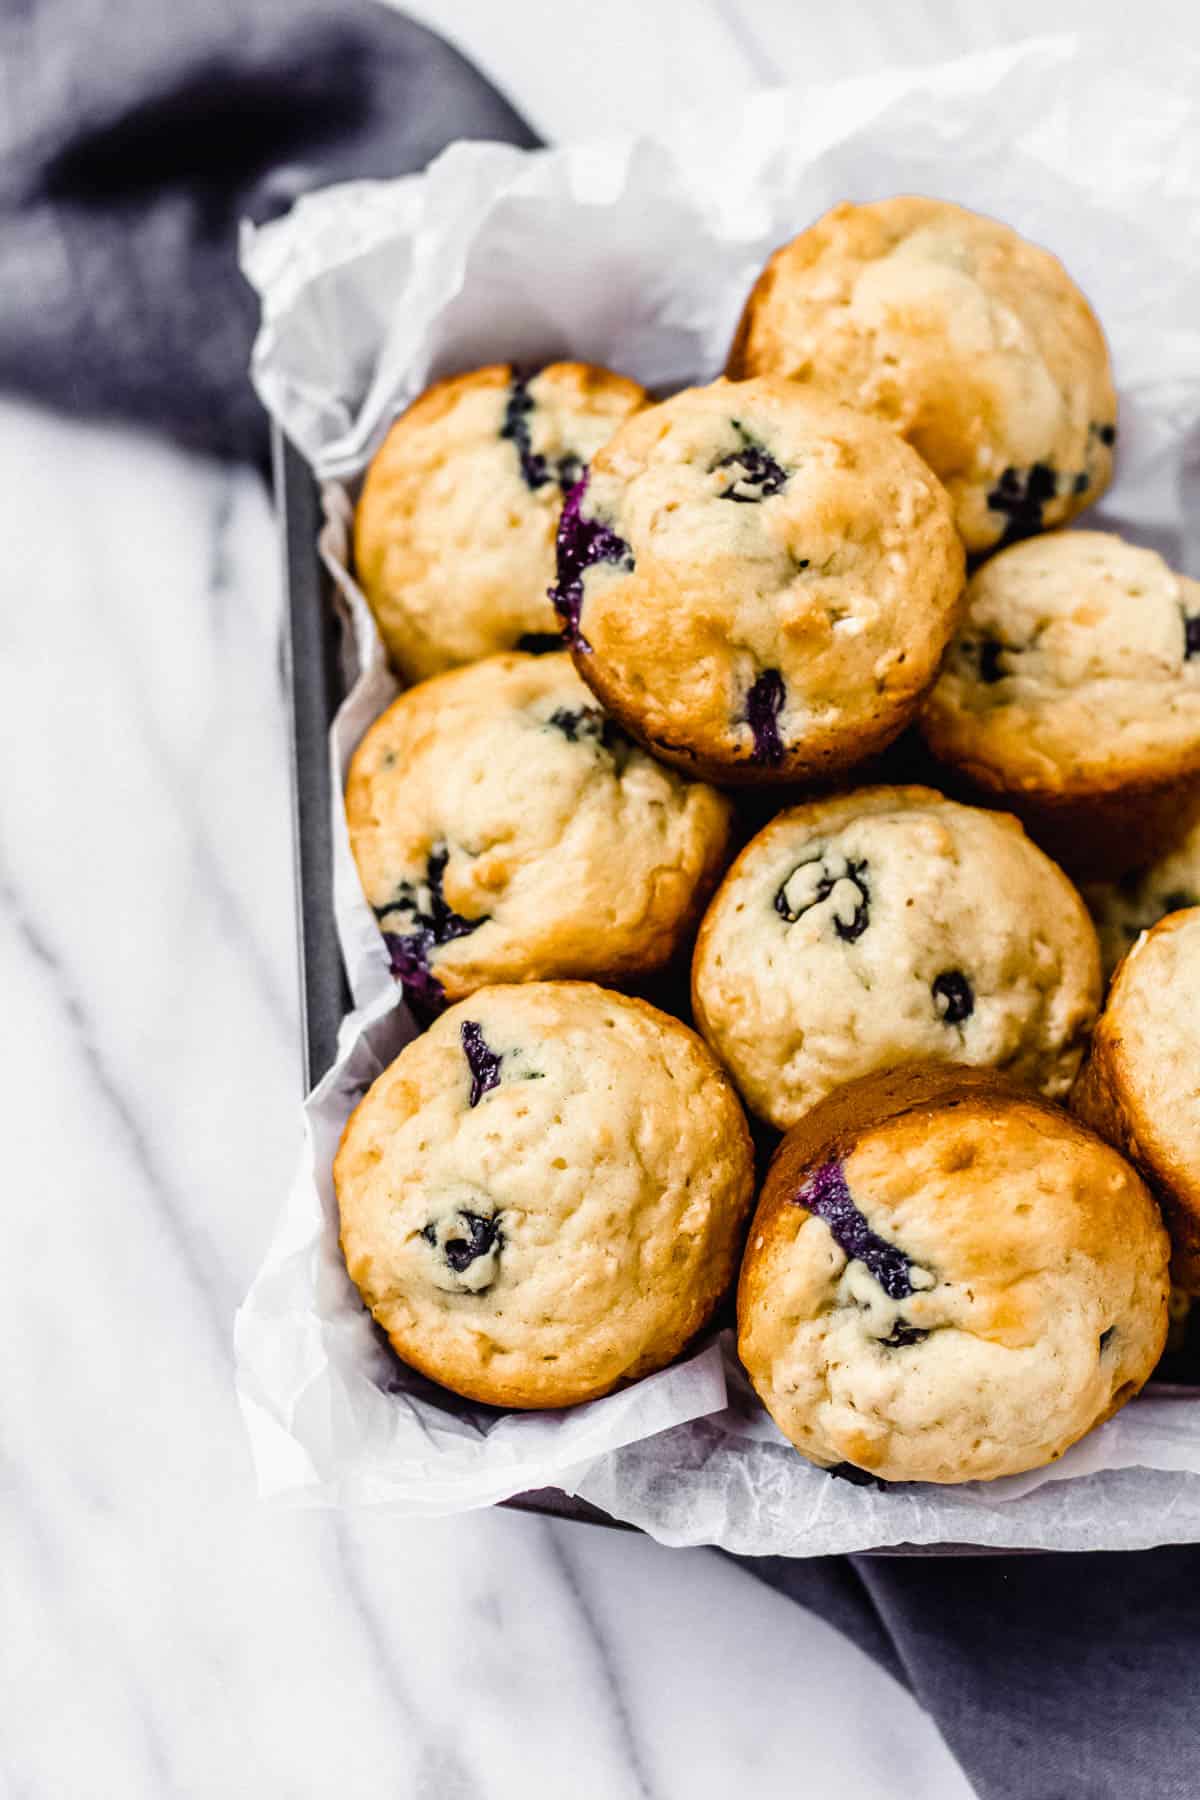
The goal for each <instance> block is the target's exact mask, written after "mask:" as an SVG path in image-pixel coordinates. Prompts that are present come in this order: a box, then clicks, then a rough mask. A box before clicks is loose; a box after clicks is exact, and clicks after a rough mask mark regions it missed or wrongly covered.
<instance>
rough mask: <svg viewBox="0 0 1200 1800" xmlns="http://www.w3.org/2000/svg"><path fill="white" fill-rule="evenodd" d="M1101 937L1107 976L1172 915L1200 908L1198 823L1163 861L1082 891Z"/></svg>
mask: <svg viewBox="0 0 1200 1800" xmlns="http://www.w3.org/2000/svg"><path fill="white" fill-rule="evenodd" d="M1082 893H1083V898H1084V901H1085V903H1086V905H1087V909H1088V911H1089V912H1090V913H1091V915H1092V918H1093V919H1094V921H1095V924H1096V930H1097V931H1098V932H1099V934H1100V957H1101V961H1102V962H1103V964H1104V973H1105V976H1106V977H1111V976H1112V974H1113V972H1114V971H1115V969H1116V967H1117V964H1118V963H1119V962H1120V960H1121V958H1122V957H1123V956H1124V955H1125V954H1126V952H1127V951H1128V950H1129V949H1130V948H1131V946H1132V945H1133V944H1134V943H1135V942H1136V940H1137V939H1138V938H1139V937H1140V936H1141V934H1142V932H1143V931H1149V929H1150V927H1151V926H1152V925H1157V924H1158V921H1159V920H1160V919H1163V918H1165V917H1166V916H1167V914H1168V913H1175V912H1186V911H1187V909H1188V908H1189V907H1192V906H1200V818H1197V819H1196V820H1195V821H1194V822H1193V823H1192V824H1190V825H1189V826H1188V827H1187V829H1186V830H1185V831H1183V832H1181V833H1179V834H1178V835H1177V836H1175V837H1173V838H1172V840H1171V843H1170V844H1169V846H1168V847H1167V849H1166V850H1165V851H1164V852H1163V854H1162V855H1161V856H1158V857H1155V859H1154V861H1153V862H1150V863H1147V864H1144V865H1143V867H1141V868H1140V869H1130V870H1128V871H1127V872H1126V873H1125V874H1124V875H1122V876H1121V878H1120V879H1119V880H1118V881H1094V882H1090V883H1089V884H1088V886H1087V887H1085V888H1083V889H1082Z"/></svg>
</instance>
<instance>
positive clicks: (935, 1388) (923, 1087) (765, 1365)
mask: <svg viewBox="0 0 1200 1800" xmlns="http://www.w3.org/2000/svg"><path fill="white" fill-rule="evenodd" d="M1167 1292H1168V1281H1167V1238H1166V1233H1165V1232H1164V1230H1163V1228H1162V1221H1161V1219H1160V1218H1159V1215H1158V1209H1157V1207H1156V1206H1155V1204H1154V1201H1153V1200H1152V1198H1151V1196H1150V1194H1149V1193H1148V1192H1147V1190H1146V1187H1145V1185H1144V1183H1143V1182H1142V1181H1141V1179H1140V1178H1139V1176H1138V1175H1137V1174H1136V1173H1135V1171H1134V1170H1133V1169H1131V1168H1130V1167H1129V1165H1128V1163H1126V1162H1125V1161H1123V1159H1122V1158H1121V1157H1120V1156H1118V1155H1117V1153H1116V1152H1115V1151H1114V1150H1112V1149H1110V1147H1109V1146H1108V1145H1107V1144H1105V1143H1102V1142H1101V1140H1100V1139H1099V1138H1096V1137H1094V1136H1093V1135H1092V1134H1091V1133H1090V1132H1088V1131H1086V1130H1084V1129H1082V1128H1081V1127H1080V1126H1079V1125H1078V1124H1077V1123H1076V1122H1075V1121H1074V1120H1073V1119H1072V1118H1071V1117H1070V1115H1069V1114H1067V1113H1065V1112H1063V1111H1061V1110H1060V1109H1059V1108H1058V1107H1056V1106H1052V1105H1050V1104H1048V1103H1047V1102H1046V1101H1044V1100H1041V1099H1039V1098H1037V1097H1036V1096H1035V1095H1032V1094H1030V1093H1027V1092H1023V1091H1022V1090H1020V1089H1018V1088H1015V1087H1013V1086H1012V1085H1011V1084H1009V1083H1008V1082H1006V1081H1004V1080H1003V1079H1002V1078H1000V1077H998V1076H997V1075H996V1074H995V1073H994V1072H993V1071H991V1070H979V1069H967V1068H952V1067H947V1068H921V1069H905V1070H901V1071H893V1072H892V1073H891V1074H884V1075H873V1076H869V1077H867V1079H866V1080H864V1081H860V1082H856V1083H855V1084H854V1085H853V1086H851V1087H849V1088H844V1089H842V1090H841V1092H840V1093H838V1094H836V1095H834V1096H833V1097H832V1098H831V1099H829V1100H827V1101H825V1102H824V1104H823V1105H821V1106H819V1107H817V1108H816V1110H815V1111H814V1112H811V1113H810V1114H809V1115H808V1117H807V1118H806V1119H805V1120H804V1121H803V1122H802V1123H801V1124H799V1125H797V1126H796V1127H795V1128H794V1130H792V1131H790V1132H789V1133H788V1135H787V1136H786V1137H785V1138H784V1140H783V1143H782V1144H781V1145H780V1147H779V1150H778V1152H777V1153H776V1156H775V1159H774V1161H773V1162H772V1164H771V1169H770V1172H769V1174H768V1176H767V1181H766V1185H765V1187H764V1189H763V1193H762V1198H761V1200H760V1201H759V1205H758V1211H757V1213H756V1214H755V1217H754V1222H753V1224H752V1225H751V1228H750V1240H749V1246H748V1248H747V1251H746V1258H745V1262H744V1263H743V1265H742V1276H741V1282H740V1285H739V1289H738V1349H739V1352H740V1354H741V1358H742V1361H743V1362H744V1364H745V1366H746V1369H747V1372H748V1373H749V1376H750V1379H751V1381H752V1382H753V1383H754V1386H755V1388H756V1390H757V1391H758V1394H759V1396H760V1398H761V1399H762V1401H763V1404H764V1405H765V1406H766V1408H767V1410H768V1412H769V1413H770V1414H771V1417H772V1418H773V1419H774V1420H775V1423H776V1424H777V1425H778V1426H779V1428H780V1430H781V1431H782V1432H783V1433H784V1435H785V1436H786V1437H788V1438H790V1440H791V1441H792V1443H793V1444H795V1446H796V1448H797V1449H798V1450H800V1451H801V1452H802V1453H803V1454H804V1455H805V1456H806V1457H808V1458H809V1459H810V1460H811V1461H812V1462H815V1463H818V1464H820V1465H821V1466H822V1467H825V1468H833V1469H837V1470H838V1471H839V1472H840V1473H850V1472H851V1471H858V1470H861V1471H865V1472H866V1473H868V1474H870V1475H875V1476H878V1477H880V1478H881V1479H883V1480H885V1481H937V1482H956V1481H980V1480H990V1479H992V1478H993V1477H995V1476H998V1475H1018V1474H1020V1473H1021V1472H1022V1471H1023V1470H1026V1469H1035V1468H1038V1467H1040V1466H1041V1465H1042V1464H1044V1463H1048V1462H1053V1461H1054V1459H1055V1458H1056V1457H1059V1456H1061V1455H1062V1453H1063V1451H1064V1450H1066V1449H1067V1448H1068V1447H1069V1446H1070V1445H1071V1444H1073V1443H1074V1442H1075V1441H1076V1439H1077V1438H1081V1437H1082V1436H1083V1435H1084V1433H1085V1432H1087V1431H1090V1430H1091V1429H1092V1427H1093V1426H1094V1425H1098V1424H1099V1423H1100V1422H1101V1421H1102V1420H1104V1419H1107V1418H1108V1417H1110V1415H1111V1414H1112V1413H1114V1412H1116V1410H1117V1409H1118V1407H1120V1406H1123V1405H1124V1404H1125V1402H1126V1401H1127V1400H1129V1399H1130V1398H1132V1396H1133V1395H1134V1394H1136V1393H1137V1391H1138V1389H1139V1388H1140V1387H1141V1386H1142V1384H1143V1382H1145V1380H1146V1379H1147V1377H1148V1376H1149V1375H1150V1373H1151V1371H1152V1370H1153V1368H1154V1365H1155V1363H1156V1362H1157V1361H1158V1358H1159V1355H1160V1353H1161V1351H1162V1347H1163V1343H1164V1341H1165V1338H1166V1331H1167Z"/></svg>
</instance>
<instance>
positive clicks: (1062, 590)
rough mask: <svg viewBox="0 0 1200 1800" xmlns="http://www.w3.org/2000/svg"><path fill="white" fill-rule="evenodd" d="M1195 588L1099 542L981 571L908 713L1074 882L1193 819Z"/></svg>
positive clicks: (1116, 542) (1159, 566)
mask: <svg viewBox="0 0 1200 1800" xmlns="http://www.w3.org/2000/svg"><path fill="white" fill-rule="evenodd" d="M1196 617H1200V582H1196V581H1190V580H1189V579H1188V578H1187V577H1186V576H1183V575H1177V574H1176V573H1175V572H1174V570H1172V569H1170V568H1169V567H1168V566H1167V564H1166V563H1165V562H1164V561H1163V559H1162V557H1161V556H1159V555H1157V554H1156V553H1155V552H1154V551H1153V550H1143V549H1140V548H1138V547H1137V546H1136V545H1134V544H1127V543H1125V542H1124V541H1123V540H1122V539H1121V538H1119V537H1116V536H1114V535H1113V534H1111V533H1109V532H1102V531H1061V532H1052V533H1049V534H1048V535H1047V536H1045V537H1039V538H1035V539H1032V540H1031V541H1030V542H1028V543H1024V544H1018V545H1016V546H1015V547H1014V548H1013V549H1011V550H1005V551H1002V552H1001V554H1000V555H999V556H995V557H992V558H991V560H990V561H989V562H987V563H985V564H984V566H983V567H982V568H981V569H979V570H978V571H977V572H976V574H975V575H974V576H972V578H971V581H970V582H969V584H968V587H967V605H966V612H965V614H964V617H963V621H962V624H961V626H960V627H959V631H958V635H957V637H956V638H955V640H954V642H953V644H952V645H951V647H950V650H949V652H948V653H947V656H946V660H945V663H944V664H943V667H942V672H941V674H940V676H939V677H938V680H937V682H936V684H935V685H934V687H933V689H932V691H931V693H930V694H929V696H928V698H927V700H926V701H925V704H924V706H923V708H922V712H921V721H920V722H921V729H922V731H923V733H924V736H925V740H926V743H927V744H928V746H929V748H930V750H931V751H932V752H933V754H934V756H935V757H937V758H938V759H939V760H940V761H941V762H943V763H944V764H946V765H948V767H949V768H950V770H951V771H952V772H953V774H954V775H955V776H956V777H957V778H959V779H960V780H962V781H963V782H965V783H967V784H969V785H970V787H971V788H972V789H974V790H975V791H976V792H977V793H979V794H980V795H981V796H983V797H985V798H989V799H995V800H998V801H1000V802H1001V803H1002V804H1004V805H1005V806H1008V807H1010V808H1011V810H1012V811H1013V812H1015V813H1017V814H1018V816H1019V817H1020V818H1022V819H1023V820H1024V822H1025V824H1026V826H1027V828H1028V829H1029V831H1030V832H1031V833H1032V834H1033V835H1034V836H1035V837H1037V838H1038V840H1039V842H1041V843H1043V844H1044V845H1045V847H1046V849H1047V850H1049V852H1050V854H1051V855H1052V856H1054V857H1056V858H1057V859H1058V860H1059V861H1061V862H1063V863H1064V864H1066V865H1067V866H1068V867H1069V868H1070V869H1071V870H1072V872H1074V873H1077V874H1079V875H1080V876H1081V877H1096V878H1104V877H1106V876H1116V875H1119V874H1120V873H1121V872H1122V871H1123V870H1126V869H1129V868H1132V867H1137V866H1139V865H1142V864H1145V863H1146V862H1148V861H1153V860H1154V859H1155V858H1156V856H1158V855H1159V854H1161V852H1162V851H1163V849H1164V848H1165V847H1166V846H1167V845H1168V844H1169V843H1170V842H1171V840H1172V839H1173V838H1174V837H1175V836H1177V835H1178V832H1179V831H1180V829H1181V826H1182V825H1183V824H1184V823H1186V822H1187V818H1188V809H1189V808H1191V811H1192V813H1193V814H1194V812H1195V810H1196V808H1197V807H1198V806H1200V657H1197V656H1194V655H1193V654H1192V653H1191V651H1190V649H1189V632H1190V621H1191V620H1192V619H1193V618H1196Z"/></svg>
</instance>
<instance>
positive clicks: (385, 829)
mask: <svg viewBox="0 0 1200 1800" xmlns="http://www.w3.org/2000/svg"><path fill="white" fill-rule="evenodd" d="M346 817H347V821H348V825H349V832H350V848H351V850H352V851H353V853H354V860H355V862H356V863H357V865H358V872H359V876H360V878H361V881H362V886H363V892H364V893H365V895H366V898H367V901H368V902H369V904H370V905H371V906H372V908H373V909H374V912H375V916H376V918H377V919H378V920H379V925H380V929H381V930H382V932H383V935H384V940H385V942H386V944H387V946H388V951H389V954H390V956H391V962H392V971H393V973H394V974H395V975H396V977H397V979H399V980H401V981H403V982H404V984H405V988H406V990H407V993H408V996H409V998H410V999H412V1000H415V1001H416V1002H417V1004H418V1005H419V1006H420V1007H421V1008H422V1009H423V1010H425V1011H426V1012H428V1011H435V1010H436V1009H437V1008H438V1006H439V1005H440V1004H441V1003H442V1002H443V1000H445V999H446V998H449V999H451V1000H458V999H461V998H462V997H463V996H464V995H466V994H470V993H472V992H473V991H474V990H475V989H476V988H478V987H483V986H485V985H486V984H487V983H489V982H493V981H535V980H539V979H540V978H542V977H543V976H553V975H595V976H603V977H607V978H609V979H614V980H615V979H618V978H622V977H631V976H635V975H644V974H647V973H649V972H650V971H652V970H656V969H661V968H663V967H664V966H665V965H666V964H667V963H668V962H669V961H670V960H671V958H672V956H673V955H674V953H675V951H676V950H677V949H679V948H680V947H681V945H682V944H683V942H684V940H685V939H686V938H687V937H688V936H689V935H690V932H691V929H692V927H693V926H694V924H695V922H696V919H697V918H698V917H699V913H700V910H701V908H702V907H703V905H704V902H705V900H706V899H707V898H708V895H709V894H710V893H711V891H712V888H713V885H714V883H715V882H716V879H717V877H718V875H719V873H720V871H721V868H722V866H723V864H724V861H725V856H726V847H727V843H728V838H729V831H730V819H731V808H730V803H729V801H728V800H727V799H726V798H725V796H724V795H723V794H719V793H717V791H716V790H715V789H714V788H711V787H707V786H705V784H704V783H702V782H697V781H687V780H685V779H684V778H683V777H682V776H680V775H678V774H676V773H675V771H674V770H673V769H665V768H663V767H662V766H661V765H660V764H659V763H656V762H655V761H654V760H653V759H652V758H651V757H649V756H647V755H646V754H645V752H644V751H642V750H640V749H638V747H637V746H636V745H635V744H633V743H631V742H630V740H629V739H628V738H627V737H626V736H625V734H624V732H623V731H621V730H620V729H619V728H618V727H617V726H616V725H615V724H614V723H613V721H612V720H611V719H609V718H608V717H606V715H605V714H604V713H603V712H602V711H601V709H600V708H599V707H598V706H597V705H596V703H595V700H594V699H593V698H592V695H591V693H590V692H589V691H588V689H587V688H585V687H584V685H583V683H582V682H581V681H580V679H579V677H578V676H577V675H576V673H575V671H574V670H573V669H572V667H571V662H570V658H569V657H567V656H565V655H563V654H562V652H559V653H558V654H557V655H554V656H527V655H523V654H521V653H520V652H515V651H514V652H512V653H510V654H509V655H507V656H494V657H489V658H487V659H486V660H485V661H484V662H480V663H475V664H473V665H472V666H471V667H470V668H466V669H452V670H450V671H449V672H448V673H447V674H445V675H438V676H436V677H435V678H434V679H433V680H432V681H425V682H421V683H420V684H419V685H418V686H417V687H415V688H410V689H409V690H408V692H407V693H404V694H401V696H400V698H399V699H398V700H396V701H395V702H394V703H393V704H392V705H391V706H390V707H389V708H388V710H387V711H386V712H385V713H383V714H382V715H381V717H380V718H378V719H377V720H376V721H375V723H374V724H373V725H372V726H371V728H370V730H369V731H368V732H367V734H366V736H365V737H364V738H363V741H362V743H361V744H360V745H359V747H358V749H357V751H356V752H355V754H354V758H353V761H352V762H351V765H350V774H349V779H348V781H347V785H346Z"/></svg>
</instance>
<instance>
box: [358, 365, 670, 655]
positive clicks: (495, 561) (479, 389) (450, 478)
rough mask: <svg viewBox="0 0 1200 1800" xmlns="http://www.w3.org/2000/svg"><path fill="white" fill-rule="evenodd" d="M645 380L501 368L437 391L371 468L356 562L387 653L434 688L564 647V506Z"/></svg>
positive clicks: (639, 400)
mask: <svg viewBox="0 0 1200 1800" xmlns="http://www.w3.org/2000/svg"><path fill="white" fill-rule="evenodd" d="M645 403H646V394H645V391H644V389H642V388H641V387H639V386H638V384H637V382H636V381H628V380H626V378H625V377H624V376H623V375H614V374H613V373H612V372H611V370H609V369H600V368H595V367H593V366H592V365H590V364H588V363H576V362H561V363H551V364H550V365H549V366H548V367H546V368H544V369H542V370H540V371H539V372H538V373H537V374H535V375H530V376H523V375H521V374H520V373H519V372H518V371H517V370H516V369H514V368H513V367H512V365H511V364H509V363H495V364H492V365H491V366H489V367H488V368H485V369H474V370H472V371H471V372H470V373H469V374H466V375H454V376H451V377H450V378H449V379H448V380H446V381H439V382H435V384H434V385H433V387H431V388H428V389H427V390H426V391H425V393H423V394H422V395H421V396H420V397H419V399H417V400H414V401H413V403H412V405H411V406H410V407H409V408H408V410H407V411H406V412H404V413H402V414H401V416H400V417H399V418H398V419H397V420H396V422H395V424H394V425H393V426H392V427H391V430H390V431H389V432H388V435H387V437H386V438H385V439H384V442H383V444H382V446H381V448H380V450H379V451H378V453H377V454H376V456H375V458H374V461H373V462H372V463H371V466H370V468H369V469H368V471H367V476H366V481H365V483H364V485H363V490H362V495H361V497H360V499H359V502H358V510H357V513H356V515H355V524H354V559H355V566H356V569H357V572H358V578H359V581H360V582H361V584H362V588H363V592H364V593H365V594H366V597H367V600H368V602H369V603H370V606H371V610H372V612H373V613H374V615H375V619H376V622H377V624H378V626H379V630H380V633H381V635H382V637H383V640H384V643H385V644H386V646H387V651H388V655H389V657H390V659H391V661H392V663H393V665H394V667H395V668H396V670H397V671H398V672H399V674H401V675H402V676H403V677H404V678H405V679H406V680H408V681H422V680H424V679H425V677H426V676H429V675H437V674H439V673H440V672H441V671H442V670H443V669H450V668H454V667H456V666H458V665H459V664H462V663H468V662H476V661H478V660H479V659H480V658H481V657H484V656H490V655H492V654H493V652H495V651H498V650H511V649H513V648H520V649H558V648H559V647H560V643H561V638H560V633H559V630H558V621H557V619H556V618H555V615H554V609H553V607H552V606H551V604H550V601H549V599H548V598H547V591H548V589H549V587H550V584H551V582H552V581H553V579H554V536H555V532H556V530H557V527H558V521H559V515H560V513H561V512H562V505H563V500H564V498H565V496H566V495H567V494H569V493H570V491H571V489H572V487H573V486H574V485H575V483H576V482H577V481H578V480H579V478H580V476H581V475H582V473H583V471H584V468H585V467H586V465H587V463H588V462H589V460H590V459H591V457H592V456H593V455H594V454H595V452H596V451H597V450H598V449H599V448H600V446H601V445H602V444H603V443H605V442H606V440H607V439H608V438H609V437H610V436H611V435H612V433H613V432H614V431H615V430H616V428H617V426H618V425H619V424H620V423H621V421H622V420H623V419H626V418H628V417H629V415H630V413H633V412H636V411H637V409H638V408H639V407H640V406H644V405H645Z"/></svg>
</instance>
